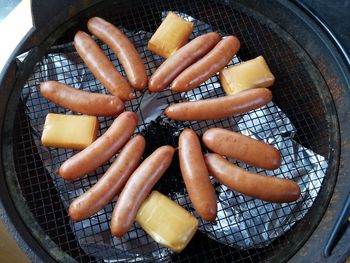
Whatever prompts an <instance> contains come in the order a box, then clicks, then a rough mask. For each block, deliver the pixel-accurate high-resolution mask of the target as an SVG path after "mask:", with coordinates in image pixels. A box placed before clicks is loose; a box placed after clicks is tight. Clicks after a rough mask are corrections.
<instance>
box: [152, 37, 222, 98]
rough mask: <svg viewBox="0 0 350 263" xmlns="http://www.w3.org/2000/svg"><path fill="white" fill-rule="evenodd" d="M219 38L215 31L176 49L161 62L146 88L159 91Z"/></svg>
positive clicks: (210, 47)
mask: <svg viewBox="0 0 350 263" xmlns="http://www.w3.org/2000/svg"><path fill="white" fill-rule="evenodd" d="M220 39H221V36H220V34H218V33H216V32H211V33H207V34H204V35H201V36H199V37H197V38H195V39H193V40H192V41H191V42H189V43H188V44H186V45H185V46H183V47H181V48H180V49H178V50H177V51H176V52H175V53H174V54H173V55H172V56H170V57H169V58H168V59H167V60H165V61H164V62H163V64H162V65H160V67H159V68H158V69H157V70H156V71H155V72H154V73H153V75H152V76H151V78H150V79H149V83H148V89H149V90H150V91H152V92H159V91H161V90H163V89H165V88H166V87H167V86H168V85H169V84H170V83H171V82H172V81H173V80H174V79H175V78H176V76H178V75H179V74H180V73H181V72H182V71H183V70H184V69H185V68H187V67H188V66H190V65H192V64H193V63H194V62H196V61H197V60H198V59H200V58H201V57H203V56H204V55H205V54H207V53H208V52H209V51H210V50H211V49H212V48H213V47H214V46H215V45H216V44H217V43H218V42H219V41H220Z"/></svg>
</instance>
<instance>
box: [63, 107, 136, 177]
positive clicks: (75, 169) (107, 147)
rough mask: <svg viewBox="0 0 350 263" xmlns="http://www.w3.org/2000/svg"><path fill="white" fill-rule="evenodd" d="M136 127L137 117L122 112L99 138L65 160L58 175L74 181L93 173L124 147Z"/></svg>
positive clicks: (131, 113)
mask: <svg viewBox="0 0 350 263" xmlns="http://www.w3.org/2000/svg"><path fill="white" fill-rule="evenodd" d="M136 125H137V115H136V114H135V113H134V112H130V111H127V112H123V113H122V114H120V115H119V116H118V118H116V119H115V120H114V122H113V123H112V125H111V126H110V127H109V128H108V130H107V131H106V132H105V133H104V134H103V135H102V136H101V137H99V138H98V139H97V140H96V141H94V142H93V143H92V144H90V145H89V146H88V147H86V148H85V149H84V150H82V151H80V152H78V153H77V154H76V155H74V156H72V157H71V158H69V159H68V160H66V161H65V162H64V163H63V164H62V165H61V167H60V169H59V170H58V175H59V176H61V177H63V178H64V179H66V180H74V179H77V178H80V177H83V176H85V175H86V174H87V173H90V172H92V171H94V170H95V169H96V168H97V167H99V166H101V165H102V164H103V163H105V162H107V161H108V160H109V159H110V158H111V157H112V156H113V154H115V153H116V152H117V151H118V150H119V149H120V148H122V147H123V146H124V144H125V143H126V142H127V141H128V140H129V139H130V136H131V135H132V134H133V132H134V130H135V128H136Z"/></svg>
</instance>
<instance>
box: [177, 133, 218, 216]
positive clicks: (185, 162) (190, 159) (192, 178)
mask: <svg viewBox="0 0 350 263" xmlns="http://www.w3.org/2000/svg"><path fill="white" fill-rule="evenodd" d="M179 161H180V169H181V174H182V177H183V179H184V182H185V185H186V189H187V191H188V194H189V197H190V199H191V202H192V204H193V207H194V209H195V210H196V211H197V213H198V214H199V215H200V216H201V217H202V218H203V219H204V220H206V221H210V222H213V221H215V218H216V213H217V205H216V195H215V190H214V187H213V185H212V184H211V181H210V179H209V173H208V170H207V167H206V165H205V162H204V157H203V153H202V150H201V145H200V143H199V140H198V137H197V135H196V133H195V132H194V131H193V130H191V129H185V130H184V131H183V132H182V133H181V134H180V137H179Z"/></svg>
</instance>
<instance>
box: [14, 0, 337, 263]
mask: <svg viewBox="0 0 350 263" xmlns="http://www.w3.org/2000/svg"><path fill="white" fill-rule="evenodd" d="M109 5H112V6H108V8H107V5H101V6H96V7H95V9H93V10H89V11H87V14H86V15H87V16H90V15H99V16H102V17H106V18H107V19H108V20H109V21H111V22H113V23H114V24H116V25H118V26H122V27H124V28H127V29H129V30H134V31H138V30H144V31H148V32H154V31H155V29H156V28H157V26H158V25H159V24H160V17H161V16H160V14H161V12H162V11H164V10H176V11H179V12H185V13H187V14H188V15H190V16H192V17H195V18H196V19H198V20H201V21H203V22H205V23H208V24H210V25H211V26H212V27H213V29H214V30H218V31H220V32H224V33H226V34H234V35H237V36H238V38H239V39H240V40H241V50H240V51H239V56H240V58H241V59H242V60H248V59H251V58H255V57H256V56H258V55H263V56H264V57H265V58H266V60H267V62H268V64H269V66H270V68H271V71H272V72H273V73H274V75H275V76H276V77H277V80H276V83H275V85H274V86H273V94H274V102H275V103H276V104H277V105H278V106H279V107H280V108H281V109H282V110H283V112H285V113H286V114H287V115H288V117H289V118H290V119H291V121H292V123H293V124H294V125H295V127H296V130H297V134H296V137H294V139H295V140H296V141H297V142H298V143H300V144H302V145H303V146H305V147H308V148H310V149H312V150H313V151H315V152H316V153H318V154H320V155H322V156H325V157H328V156H329V154H330V150H329V149H330V147H331V146H330V145H329V140H330V139H329V138H330V134H329V133H330V131H329V128H328V126H327V122H326V121H325V120H326V113H325V110H324V105H323V103H322V100H321V98H320V95H319V92H318V90H317V88H316V87H315V83H314V81H313V79H312V76H310V73H309V72H308V71H307V69H306V68H305V66H304V65H303V63H302V62H301V60H300V56H301V54H297V52H296V51H295V50H293V45H292V44H290V42H289V41H288V36H279V35H278V34H277V33H276V32H275V30H273V27H272V25H270V24H268V22H267V24H266V23H265V22H262V21H261V18H260V17H259V15H256V14H250V15H247V14H246V10H244V9H243V8H242V9H241V8H240V7H228V6H224V5H222V4H219V3H216V2H213V1H207V0H204V1H183V0H181V1H158V0H156V1H149V2H142V1H132V2H128V1H125V3H117V4H110V3H109ZM252 15H254V17H253V16H252ZM255 16H256V17H255ZM85 24H86V23H85V21H83V22H81V24H80V25H79V26H82V27H84V25H85ZM198 30H199V31H200V32H201V33H204V32H206V31H205V30H206V29H205V28H200V27H199V28H198ZM75 31H76V29H72V32H75ZM72 32H67V34H66V35H65V36H63V37H62V38H61V41H62V42H65V41H67V38H68V39H69V40H71V39H70V34H71V33H72ZM134 43H135V46H136V47H137V48H139V49H141V48H142V46H143V45H142V43H141V40H140V41H137V40H136V42H134ZM103 47H105V46H103ZM58 51H59V52H62V53H65V54H67V58H69V59H70V60H75V59H78V57H77V55H76V53H75V52H74V48H73V47H72V45H70V44H69V45H62V46H61V47H60V48H59V49H56V50H52V49H51V50H49V52H48V53H54V52H58ZM104 51H105V52H106V54H107V55H108V56H109V57H110V58H111V60H113V61H115V60H116V58H115V56H114V54H113V53H110V52H109V50H108V49H106V48H104ZM141 53H142V54H144V61H146V64H147V66H148V68H149V69H150V71H154V70H155V68H156V66H155V65H159V64H160V63H161V60H160V59H159V60H157V59H156V60H155V59H154V56H152V55H151V53H150V52H149V51H147V50H142V51H141ZM43 59H44V60H45V59H48V57H47V56H45V57H44V58H43ZM46 62H47V61H46ZM50 63H55V64H56V63H59V64H63V65H65V60H62V59H60V58H59V59H58V60H57V61H51V62H50ZM50 63H48V64H47V65H48V67H50ZM51 66H52V64H51ZM67 69H68V70H73V69H70V68H69V65H67V67H65V68H64V69H63V68H62V71H63V70H67ZM79 70H81V71H86V74H82V75H83V76H84V78H85V79H84V80H83V81H84V82H83V83H85V81H88V80H94V77H93V76H92V74H91V73H89V71H88V70H87V68H86V67H85V66H84V65H82V66H81V68H79ZM119 71H120V72H121V73H122V74H123V75H124V76H125V72H124V70H123V69H122V68H120V69H119ZM49 72H53V74H52V75H48V73H49ZM39 73H40V74H39V76H40V77H39V78H34V79H30V80H29V85H28V86H27V87H26V88H25V89H24V90H23V94H28V93H29V94H33V90H30V87H35V86H36V85H37V84H38V83H39V82H40V80H42V79H57V76H58V74H57V72H55V71H50V70H47V71H42V72H39ZM50 74H51V73H50ZM150 74H151V73H150V72H148V75H150ZM36 75H37V74H36ZM60 76H61V75H60ZM57 80H58V81H61V82H65V83H69V84H70V85H74V86H79V85H80V83H82V82H81V81H82V80H81V79H79V78H74V79H72V78H71V77H70V76H69V75H67V76H66V75H64V78H60V79H57ZM88 83H90V86H89V89H91V90H94V91H96V90H97V91H99V92H105V90H104V89H102V88H101V86H100V85H99V82H98V81H97V80H96V81H95V82H94V84H91V81H89V82H88ZM210 84H212V83H208V85H210ZM26 89H27V90H26ZM215 95H216V96H222V95H224V94H223V91H222V89H216V94H215ZM200 97H203V94H202V91H199V90H196V91H195V92H189V93H188V98H189V99H190V100H192V99H193V100H195V99H198V98H200ZM22 99H23V102H24V103H27V100H26V98H25V97H23V98H22ZM142 99H143V94H141V93H138V96H137V99H136V101H133V102H131V103H129V104H128V105H127V107H126V110H129V111H137V110H138V108H139V106H140V102H141V100H142ZM160 99H166V100H167V101H168V104H172V103H174V102H177V101H178V100H179V96H178V95H176V94H172V93H170V92H164V93H162V95H161V96H160ZM23 102H22V103H21V104H20V105H19V106H18V110H17V117H16V122H15V126H16V128H15V131H16V134H15V135H14V138H15V141H14V160H15V166H16V171H17V176H18V180H19V183H20V186H21V190H22V194H23V196H24V197H25V199H26V201H27V204H28V206H29V208H30V210H31V212H32V213H33V215H34V217H35V218H36V220H37V221H38V223H39V224H40V226H41V227H42V228H43V229H44V231H45V232H46V233H47V234H48V236H50V238H51V239H52V240H53V241H54V242H55V243H56V244H57V245H58V246H59V247H60V248H61V249H62V250H63V251H65V252H67V253H68V254H69V255H71V256H72V257H73V258H75V259H76V260H78V261H81V262H86V261H95V260H96V258H95V257H94V255H95V253H93V252H91V250H90V251H89V253H86V251H84V250H83V249H82V248H81V247H80V245H79V243H78V240H76V238H75V236H76V234H77V231H83V232H84V234H83V236H84V237H85V238H86V239H87V240H88V241H89V242H91V240H89V239H91V238H93V239H95V236H94V235H91V233H90V232H92V233H93V232H94V231H96V229H99V231H105V230H104V229H105V228H104V226H105V225H106V224H108V222H109V217H108V214H107V213H106V212H105V213H104V214H100V215H99V217H93V218H90V219H88V221H89V225H90V227H89V228H82V229H81V230H74V229H72V228H71V225H70V223H69V217H68V215H67V212H66V209H65V205H64V204H63V203H62V201H61V198H60V195H68V194H69V191H70V190H71V189H68V188H67V189H66V192H61V193H58V192H57V189H56V185H55V184H59V181H58V180H55V179H52V177H51V176H50V174H49V172H48V171H47V169H46V168H47V167H45V163H46V162H47V161H50V160H51V158H52V157H51V156H50V154H48V153H47V152H42V150H41V149H40V148H38V147H37V146H36V143H35V141H34V139H33V137H35V136H37V137H39V138H40V135H41V131H42V126H43V124H44V121H45V117H46V112H47V111H50V112H58V113H66V112H68V111H66V110H65V109H62V108H59V107H56V106H54V105H53V104H52V103H49V102H43V100H40V98H39V97H37V98H33V97H32V98H31V100H30V103H31V105H27V106H29V107H30V108H31V109H35V111H34V112H31V113H32V114H34V115H35V116H36V118H35V119H31V120H30V122H29V118H28V116H27V114H26V106H25V105H24V103H23ZM140 117H141V119H142V124H141V125H140V126H139V127H138V130H139V132H142V133H143V134H144V135H145V137H146V139H147V143H148V145H147V150H146V155H148V154H149V153H151V152H152V151H153V150H154V149H155V148H156V147H158V146H160V145H164V144H171V145H173V146H177V137H176V136H174V133H175V132H174V130H176V129H182V128H183V127H185V126H189V127H191V128H193V129H194V130H195V131H197V132H198V133H199V134H200V133H202V132H203V129H206V128H207V127H208V126H209V125H210V126H216V125H218V126H220V127H226V128H231V124H230V122H228V121H227V120H217V121H213V122H207V121H204V122H200V123H198V122H186V123H181V124H180V123H176V122H164V123H167V124H164V125H173V126H172V127H170V128H169V127H167V128H164V130H162V129H158V130H157V137H156V140H154V141H151V142H150V139H148V138H147V136H149V137H150V138H151V137H152V136H153V135H152V132H150V125H153V124H154V123H153V124H152V123H148V122H145V116H143V115H142V113H141V116H140ZM99 120H100V123H101V133H103V132H104V131H105V130H106V128H107V127H108V126H109V124H110V123H111V121H112V118H99ZM251 120H252V119H251ZM158 121H159V122H162V121H164V120H163V119H159V120H158ZM147 132H149V133H147ZM153 138H154V137H153ZM50 151H55V150H53V149H51V150H50ZM56 154H57V155H58V156H59V159H60V161H61V162H55V163H54V166H53V168H52V169H53V170H54V169H57V168H58V167H59V165H60V164H61V163H62V161H64V160H65V159H66V158H67V156H69V155H71V154H72V150H65V151H62V150H60V151H58V150H57V152H56ZM177 162H178V160H177V159H176V158H175V160H174V162H173V164H172V166H171V168H170V169H169V170H168V172H167V174H166V175H165V176H164V178H163V179H162V180H161V181H160V182H159V183H158V185H157V186H156V188H157V189H159V190H160V191H162V192H166V193H168V194H169V193H170V194H171V193H172V191H173V190H172V189H171V188H170V186H169V185H171V186H174V187H175V188H176V189H180V188H182V189H183V182H182V181H181V176H180V174H179V170H178V163H177ZM106 168H108V165H105V166H103V167H101V168H99V169H98V170H97V171H96V172H95V173H92V174H90V175H89V176H88V177H86V178H84V179H80V180H77V182H76V183H75V184H76V186H77V187H81V186H84V187H85V188H86V189H87V188H88V187H90V186H91V185H93V184H94V183H95V182H96V180H97V179H98V177H99V176H100V175H102V174H103V173H104V172H105V171H106ZM172 178H177V179H176V180H175V181H172ZM311 183H315V188H316V189H319V188H320V185H321V182H319V181H318V179H317V178H316V179H315V181H311ZM70 198H71V199H74V198H75V196H71V197H70ZM310 198H311V197H310ZM309 201H310V200H309V199H304V200H303V202H305V203H306V202H309ZM297 209H299V210H301V209H305V208H300V207H299V208H297ZM246 213H247V216H249V217H253V215H252V214H251V213H250V211H249V209H247V211H246ZM277 219H278V218H277ZM295 221H296V219H295V218H294V219H293V218H292V219H291V221H290V222H289V223H290V224H292V223H294V222H295ZM105 233H106V237H108V235H109V231H106V232H105ZM137 233H138V232H137ZM138 235H140V236H138V238H146V239H150V237H148V236H144V234H143V232H142V233H141V232H140V233H138ZM288 235H289V233H286V234H284V235H283V236H282V237H280V238H278V239H276V240H275V241H274V242H273V243H271V244H270V245H268V246H265V247H262V248H252V249H249V250H239V249H235V248H232V247H228V246H225V245H222V244H220V243H219V242H216V241H214V240H212V239H209V238H208V237H207V236H205V235H204V234H203V233H200V232H198V233H197V234H196V235H195V237H194V239H193V242H191V243H190V244H189V246H188V247H187V248H186V249H185V251H184V252H183V253H181V254H179V255H174V256H173V257H172V260H173V261H176V262H203V261H205V262H214V261H215V262H232V261H237V262H255V261H257V260H262V259H265V258H266V257H269V255H270V253H271V252H272V251H273V250H274V249H281V247H282V246H283V244H284V243H285V242H286V240H287V238H288ZM242 238H244V237H243V236H242ZM101 241H103V240H96V239H95V240H94V242H95V243H96V244H98V243H99V242H101ZM135 249H138V250H139V251H143V247H138V248H135ZM157 249H158V247H155V250H157ZM98 250H99V254H103V255H105V259H108V258H112V257H113V256H114V255H115V253H119V254H125V256H127V250H124V251H111V250H108V249H105V248H101V247H98V245H96V251H98ZM101 250H102V251H101Z"/></svg>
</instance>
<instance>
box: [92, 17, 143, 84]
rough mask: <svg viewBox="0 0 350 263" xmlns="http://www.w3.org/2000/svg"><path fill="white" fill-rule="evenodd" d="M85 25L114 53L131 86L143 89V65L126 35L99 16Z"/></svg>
mask: <svg viewBox="0 0 350 263" xmlns="http://www.w3.org/2000/svg"><path fill="white" fill-rule="evenodd" d="M87 26H88V29H89V31H90V32H91V33H92V34H94V35H95V36H96V37H98V38H99V39H101V40H102V41H103V42H105V43H106V44H107V45H108V46H109V47H110V48H111V49H112V50H113V52H114V53H115V54H116V56H117V58H118V59H119V61H120V63H121V64H122V65H123V68H124V69H125V72H126V75H127V76H128V80H129V82H130V84H131V86H133V87H134V88H135V89H137V90H143V89H144V88H145V87H146V86H147V73H146V69H145V65H144V64H143V61H142V59H141V57H140V55H139V53H138V52H137V50H136V48H135V46H134V45H133V43H131V41H130V40H129V39H128V37H127V36H126V35H124V33H123V32H122V31H120V30H119V29H118V28H117V27H115V26H114V25H113V24H111V23H109V22H107V21H106V20H104V19H102V18H100V17H93V18H90V19H89V21H88V24H87Z"/></svg>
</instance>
